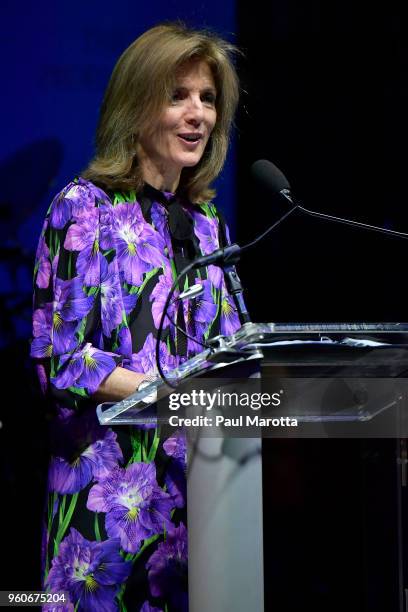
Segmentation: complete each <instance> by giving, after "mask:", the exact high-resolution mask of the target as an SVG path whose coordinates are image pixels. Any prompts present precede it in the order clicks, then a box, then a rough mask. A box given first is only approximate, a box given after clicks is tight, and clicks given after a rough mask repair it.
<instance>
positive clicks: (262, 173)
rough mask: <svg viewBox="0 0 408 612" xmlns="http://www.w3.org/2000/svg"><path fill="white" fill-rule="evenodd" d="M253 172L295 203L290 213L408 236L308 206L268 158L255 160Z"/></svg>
mask: <svg viewBox="0 0 408 612" xmlns="http://www.w3.org/2000/svg"><path fill="white" fill-rule="evenodd" d="M251 174H252V177H253V178H254V180H255V181H256V182H257V183H258V184H259V185H260V186H262V187H263V188H264V189H265V190H266V191H267V192H269V193H270V194H271V195H280V196H282V197H283V198H285V199H286V200H287V201H288V202H289V203H290V204H291V205H292V206H293V205H294V207H293V208H292V209H291V210H290V211H289V213H288V214H290V213H292V212H294V210H296V209H297V210H299V211H300V212H303V213H305V214H306V215H310V216H312V217H317V218H318V219H324V220H326V221H333V222H335V223H342V224H344V225H351V226H352V227H358V228H360V229H366V230H369V231H373V232H380V233H382V234H387V235H389V236H395V237H397V238H404V239H407V238H408V233H406V232H397V231H395V230H391V229H387V228H385V227H379V226H377V225H369V224H368V223H362V222H361V221H354V220H352V219H344V218H343V217H336V216H334V215H328V214H326V213H321V212H317V211H315V210H310V209H309V208H306V207H305V206H303V205H302V204H301V203H300V202H299V201H298V200H297V199H296V198H295V197H294V196H293V194H292V192H291V188H290V184H289V181H288V180H287V178H286V177H285V175H284V174H283V172H281V171H280V170H279V168H277V167H276V166H275V164H273V163H272V162H270V161H268V160H267V159H259V160H258V161H256V162H254V163H253V164H252V167H251ZM286 216H287V215H286ZM284 218H285V217H282V219H279V223H280V222H281V220H283V219H284Z"/></svg>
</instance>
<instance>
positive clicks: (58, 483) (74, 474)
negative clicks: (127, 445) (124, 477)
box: [48, 429, 123, 495]
mask: <svg viewBox="0 0 408 612" xmlns="http://www.w3.org/2000/svg"><path fill="white" fill-rule="evenodd" d="M116 438H117V436H116V433H114V432H113V431H112V430H111V429H108V430H107V431H106V433H105V436H104V437H103V438H102V439H100V440H96V442H94V443H93V444H90V445H89V446H88V447H87V448H86V449H85V450H84V451H83V452H82V453H81V454H80V455H79V457H77V458H76V459H75V460H74V461H72V462H71V463H69V462H68V461H67V460H66V459H64V458H63V457H52V459H51V464H50V470H49V476H48V487H49V489H50V491H56V492H57V493H61V494H64V495H65V494H66V493H70V494H72V493H78V491H81V490H82V489H83V488H84V487H86V486H87V485H88V484H89V483H90V482H91V480H92V478H95V479H96V480H99V479H100V478H105V477H106V476H108V474H109V472H111V471H112V470H113V469H114V468H116V467H117V466H118V461H120V462H121V461H122V460H123V455H122V451H121V449H120V446H119V444H118V443H117V441H116Z"/></svg>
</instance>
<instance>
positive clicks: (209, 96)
mask: <svg viewBox="0 0 408 612" xmlns="http://www.w3.org/2000/svg"><path fill="white" fill-rule="evenodd" d="M201 99H202V101H203V102H206V103H207V104H215V95H214V94H213V93H206V94H204V95H203V96H202V98H201Z"/></svg>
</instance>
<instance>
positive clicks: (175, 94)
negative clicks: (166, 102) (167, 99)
mask: <svg viewBox="0 0 408 612" xmlns="http://www.w3.org/2000/svg"><path fill="white" fill-rule="evenodd" d="M182 99H183V94H182V92H181V91H179V90H176V91H174V92H173V93H172V95H171V101H172V102H178V101H179V100H182Z"/></svg>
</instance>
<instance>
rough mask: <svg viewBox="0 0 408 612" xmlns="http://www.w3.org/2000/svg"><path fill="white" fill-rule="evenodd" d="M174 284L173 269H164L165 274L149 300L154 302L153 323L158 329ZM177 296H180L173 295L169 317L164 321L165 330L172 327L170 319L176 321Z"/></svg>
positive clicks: (167, 267) (160, 278)
mask: <svg viewBox="0 0 408 612" xmlns="http://www.w3.org/2000/svg"><path fill="white" fill-rule="evenodd" d="M173 282H174V279H173V274H172V272H171V268H170V266H166V267H165V268H164V272H163V274H161V275H160V276H159V279H158V281H157V283H156V286H155V287H154V289H153V291H152V293H151V295H150V298H149V299H150V301H151V302H152V316H153V321H154V325H155V327H156V329H158V328H159V325H160V319H161V317H162V313H163V310H164V305H165V303H166V300H167V296H168V295H169V291H170V289H171V286H172V284H173ZM177 295H178V292H177V291H175V292H174V294H173V301H172V302H171V303H170V306H169V307H168V309H167V314H168V317H165V319H164V322H163V329H165V328H166V327H168V326H169V325H170V321H169V318H170V320H171V321H174V319H175V313H176V304H177V302H174V300H175V299H177Z"/></svg>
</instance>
